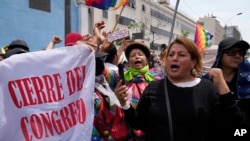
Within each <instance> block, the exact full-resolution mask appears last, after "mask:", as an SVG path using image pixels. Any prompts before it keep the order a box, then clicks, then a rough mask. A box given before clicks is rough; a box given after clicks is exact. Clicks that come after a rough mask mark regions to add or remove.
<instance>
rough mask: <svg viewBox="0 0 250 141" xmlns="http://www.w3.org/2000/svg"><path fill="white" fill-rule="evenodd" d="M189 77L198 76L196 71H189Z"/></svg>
mask: <svg viewBox="0 0 250 141" xmlns="http://www.w3.org/2000/svg"><path fill="white" fill-rule="evenodd" d="M191 75H192V76H194V77H196V76H198V73H197V71H196V69H192V70H191Z"/></svg>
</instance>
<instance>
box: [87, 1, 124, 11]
mask: <svg viewBox="0 0 250 141" xmlns="http://www.w3.org/2000/svg"><path fill="white" fill-rule="evenodd" d="M85 2H86V5H87V6H92V7H95V8H98V9H101V10H116V9H118V8H119V7H121V6H124V5H127V3H128V0H85Z"/></svg>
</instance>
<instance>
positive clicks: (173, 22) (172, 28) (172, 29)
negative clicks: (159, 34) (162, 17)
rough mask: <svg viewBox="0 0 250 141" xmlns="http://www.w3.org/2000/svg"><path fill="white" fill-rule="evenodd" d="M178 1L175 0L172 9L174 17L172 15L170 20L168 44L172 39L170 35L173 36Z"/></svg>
mask: <svg viewBox="0 0 250 141" xmlns="http://www.w3.org/2000/svg"><path fill="white" fill-rule="evenodd" d="M179 2H180V0H177V1H176V5H175V10H174V17H173V21H172V26H171V31H170V36H169V39H168V46H169V45H170V43H171V41H172V36H173V32H174V24H175V19H176V14H177V9H178V6H179Z"/></svg>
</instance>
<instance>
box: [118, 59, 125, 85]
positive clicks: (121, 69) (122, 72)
mask: <svg viewBox="0 0 250 141" xmlns="http://www.w3.org/2000/svg"><path fill="white" fill-rule="evenodd" d="M118 71H119V77H120V80H122V85H125V79H124V66H123V64H121V63H120V64H118Z"/></svg>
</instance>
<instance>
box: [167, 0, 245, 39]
mask: <svg viewBox="0 0 250 141" xmlns="http://www.w3.org/2000/svg"><path fill="white" fill-rule="evenodd" d="M176 2H177V0H170V6H171V7H173V8H174V9H175V6H176ZM178 12H181V13H182V14H184V15H186V16H187V17H189V18H191V19H193V20H194V21H197V20H198V19H199V17H200V18H202V17H204V16H208V15H214V16H216V17H217V18H216V19H217V20H218V21H219V22H220V24H221V25H222V26H225V25H227V26H238V29H239V31H240V32H241V36H242V39H243V40H245V41H247V42H248V43H250V0H179V5H178ZM238 13H242V14H241V15H238V16H237V14H238Z"/></svg>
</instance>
